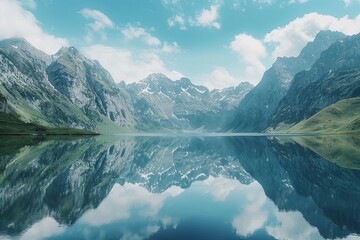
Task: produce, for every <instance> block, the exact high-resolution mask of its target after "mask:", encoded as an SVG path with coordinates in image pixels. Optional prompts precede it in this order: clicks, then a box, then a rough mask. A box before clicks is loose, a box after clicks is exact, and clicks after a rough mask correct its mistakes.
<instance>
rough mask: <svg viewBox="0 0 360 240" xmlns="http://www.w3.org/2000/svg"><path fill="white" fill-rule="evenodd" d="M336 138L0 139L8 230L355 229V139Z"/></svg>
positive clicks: (151, 234)
mask: <svg viewBox="0 0 360 240" xmlns="http://www.w3.org/2000/svg"><path fill="white" fill-rule="evenodd" d="M334 139H335V140H331V138H330V137H326V141H324V139H322V140H321V139H318V138H316V137H296V138H284V137H283V138H266V137H201V136H198V137H196V136H192V137H184V136H183V137H166V136H162V137H140V136H138V137H131V136H128V137H115V136H111V137H103V136H102V137H96V138H88V139H73V140H71V139H51V140H40V139H36V138H24V137H22V138H16V137H14V138H9V137H7V138H4V139H0V196H1V197H0V200H1V201H0V238H5V239H8V238H10V239H11V238H16V239H323V238H332V239H334V238H349V239H350V238H351V239H358V238H359V234H360V205H359V202H360V171H359V170H358V169H359V168H358V166H360V164H359V161H360V160H359V159H358V156H359V155H357V154H356V152H354V151H355V150H354V149H360V146H359V139H358V138H356V137H350V138H348V137H343V138H340V137H334ZM329 141H330V142H331V144H332V145H331V147H330V148H329ZM347 142H349V143H348V144H347ZM329 149H332V150H333V151H330V150H329ZM349 149H350V150H349ZM351 149H352V150H351ZM342 151H343V152H342ZM349 151H350V153H349ZM351 153H353V154H351ZM339 156H341V157H339ZM325 158H326V159H325Z"/></svg>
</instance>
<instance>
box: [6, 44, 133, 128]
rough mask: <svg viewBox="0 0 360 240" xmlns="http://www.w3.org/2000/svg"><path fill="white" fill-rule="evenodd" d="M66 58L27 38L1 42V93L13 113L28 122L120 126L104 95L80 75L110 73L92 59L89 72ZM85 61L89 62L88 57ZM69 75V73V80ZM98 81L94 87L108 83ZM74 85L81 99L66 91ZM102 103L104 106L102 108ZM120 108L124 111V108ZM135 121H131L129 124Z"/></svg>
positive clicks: (87, 126) (55, 124)
mask: <svg viewBox="0 0 360 240" xmlns="http://www.w3.org/2000/svg"><path fill="white" fill-rule="evenodd" d="M71 50H72V49H62V50H60V52H61V53H63V54H64V52H65V51H68V52H69V53H68V54H64V55H66V56H70V55H71ZM64 58H65V57H63V56H61V55H60V54H59V53H58V54H57V55H54V56H48V55H46V54H45V53H42V52H40V51H39V50H37V49H35V48H34V47H33V46H31V45H30V44H29V43H28V42H26V41H25V40H24V39H9V40H4V41H1V42H0V69H1V73H0V74H1V75H0V82H1V85H0V92H1V93H2V95H3V96H4V97H5V98H6V99H7V103H8V110H9V112H11V113H12V114H14V115H16V116H18V117H19V118H20V119H22V120H24V121H25V122H34V123H37V124H41V125H44V126H53V127H72V128H75V127H76V128H85V129H92V130H99V129H103V128H104V126H112V127H113V128H116V126H118V125H117V124H114V123H113V122H115V121H117V120H118V118H116V119H114V120H115V121H111V120H110V115H111V111H110V110H109V108H108V107H107V105H106V104H105V103H104V102H102V101H101V100H102V98H101V97H99V96H97V95H95V94H92V93H93V92H91V91H89V90H88V89H87V88H84V87H83V86H82V85H81V84H82V80H83V79H82V78H81V77H80V76H86V80H87V81H91V79H92V78H91V77H93V75H94V72H97V73H96V74H99V75H100V76H97V77H96V78H97V79H104V78H105V77H109V75H106V74H107V72H106V71H105V70H103V69H101V68H100V67H98V66H97V65H96V63H95V62H90V61H87V64H88V66H87V69H86V71H85V67H83V66H84V65H85V64H84V63H83V65H81V64H80V63H79V65H77V63H76V64H75V63H74V62H71V60H69V59H67V60H68V62H67V64H66V60H65V59H64ZM70 59H72V58H70ZM81 60H82V61H85V59H81ZM82 61H81V62H82ZM85 62H86V61H85ZM96 67H98V68H96ZM55 69H57V70H59V71H58V74H59V75H58V76H57V80H58V81H61V80H62V81H63V82H62V83H63V89H60V88H59V86H58V85H56V84H55V82H56V80H55V78H54V75H52V73H53V71H54V70H55ZM101 70H102V71H101ZM65 76H67V79H66V80H65ZM104 76H105V77H104ZM93 78H94V77H93ZM109 81H110V80H109ZM97 82H98V84H97V85H95V84H94V85H93V86H92V87H93V88H97V89H102V88H103V86H104V84H105V83H101V82H100V81H97ZM104 82H105V81H104ZM73 85H76V86H77V87H78V88H77V87H76V92H74V93H73V94H75V95H77V96H78V98H77V99H74V98H71V96H70V95H69V94H68V95H66V94H64V93H65V90H66V88H71V86H73ZM113 85H114V87H113V89H116V87H115V84H113ZM93 88H92V89H93ZM63 90H64V91H63ZM72 90H73V91H75V90H74V89H72ZM104 90H105V89H104ZM101 91H102V90H101ZM108 91H110V90H108ZM102 92H103V93H102V94H104V95H106V94H107V92H106V91H102ZM84 95H87V96H88V99H87V100H89V102H88V104H87V105H82V102H81V101H78V100H79V99H81V98H83V96H84ZM90 95H91V96H90ZM90 99H91V101H90ZM117 99H119V98H117ZM107 101H109V100H107ZM94 102H96V103H94ZM99 106H102V107H103V109H101V110H102V111H101V110H100V107H99ZM117 111H119V112H120V111H121V108H119V109H118V110H117ZM116 116H117V115H116ZM119 118H123V117H122V116H120V117H119ZM119 121H120V120H119ZM131 124H132V122H131V121H130V122H128V124H127V125H129V126H130V125H131Z"/></svg>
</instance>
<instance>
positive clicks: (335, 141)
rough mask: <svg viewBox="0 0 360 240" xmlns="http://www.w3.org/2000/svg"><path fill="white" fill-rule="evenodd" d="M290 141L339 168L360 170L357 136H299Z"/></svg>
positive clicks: (359, 144) (359, 143)
mask: <svg viewBox="0 0 360 240" xmlns="http://www.w3.org/2000/svg"><path fill="white" fill-rule="evenodd" d="M292 140H293V141H295V142H297V143H298V144H300V145H302V146H304V147H307V148H309V149H311V150H312V151H313V152H315V153H317V154H319V155H320V156H321V157H323V158H325V159H327V160H328V161H330V162H333V163H335V164H337V165H339V166H340V167H343V168H350V169H357V170H359V169H360V137H359V136H358V135H357V134H354V135H351V134H342V135H318V136H299V137H293V138H292Z"/></svg>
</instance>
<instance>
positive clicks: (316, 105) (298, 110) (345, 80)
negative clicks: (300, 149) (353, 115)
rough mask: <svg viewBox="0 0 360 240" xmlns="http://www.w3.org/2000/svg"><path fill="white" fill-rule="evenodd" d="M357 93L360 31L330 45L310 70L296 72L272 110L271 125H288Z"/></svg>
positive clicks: (277, 127) (282, 126) (359, 84)
mask: <svg viewBox="0 0 360 240" xmlns="http://www.w3.org/2000/svg"><path fill="white" fill-rule="evenodd" d="M358 96H360V35H354V36H351V37H346V38H344V39H342V40H340V41H337V42H336V43H334V44H333V45H331V46H330V47H329V48H328V49H327V50H325V51H324V52H323V53H322V54H321V57H320V58H319V59H318V60H317V61H316V62H315V63H314V65H313V66H312V67H311V68H310V69H309V70H307V71H302V72H299V73H298V74H296V76H295V77H294V79H293V81H292V84H291V87H290V88H289V91H288V93H287V94H286V96H285V97H284V98H283V99H282V100H281V101H280V103H279V105H278V108H277V110H276V111H275V114H274V116H273V119H272V123H271V125H270V126H271V129H281V128H284V127H287V126H291V125H293V124H295V123H297V122H300V121H302V120H304V119H307V118H309V117H310V116H312V115H314V114H315V113H317V112H319V111H320V110H321V109H323V108H325V107H327V106H329V105H331V104H333V103H335V102H337V101H339V100H341V99H346V98H353V97H358Z"/></svg>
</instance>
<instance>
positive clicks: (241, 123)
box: [0, 31, 360, 133]
mask: <svg viewBox="0 0 360 240" xmlns="http://www.w3.org/2000/svg"><path fill="white" fill-rule="evenodd" d="M359 46H360V35H354V36H350V37H348V36H345V35H343V34H342V33H338V32H331V31H322V32H320V33H319V34H318V35H317V36H316V37H315V39H314V41H312V42H310V43H308V44H307V45H306V46H305V47H304V49H302V51H301V52H300V54H299V55H298V56H297V57H289V58H287V57H282V58H278V59H277V60H276V61H275V62H274V64H273V65H272V67H271V68H270V69H269V70H267V71H266V72H265V73H264V76H263V78H262V80H261V81H260V83H259V84H258V85H257V86H255V87H254V86H252V85H251V84H250V83H248V82H243V83H240V84H239V85H238V86H236V87H230V88H225V89H215V90H211V91H210V90H209V89H207V88H206V87H204V86H200V85H195V84H193V83H192V82H191V80H189V79H187V78H181V79H179V80H176V81H172V80H170V79H169V78H168V77H166V76H165V75H164V74H161V73H154V74H151V75H149V76H148V77H147V78H145V79H143V80H141V81H139V82H136V83H131V84H125V83H124V82H122V83H115V81H114V80H113V78H112V76H111V75H110V73H109V72H108V71H107V70H106V69H104V68H103V67H102V66H101V64H100V63H99V62H98V61H96V60H90V59H88V58H86V57H85V56H84V55H83V54H81V53H80V52H79V51H78V50H77V49H76V48H74V47H63V48H61V49H60V50H59V51H58V52H57V53H56V54H54V55H47V54H45V53H43V52H41V51H40V50H38V49H36V48H34V47H33V46H32V45H30V44H29V43H28V42H27V41H26V40H24V39H19V38H13V39H7V40H2V41H0V71H1V73H0V83H1V85H0V111H1V112H6V113H7V114H11V115H13V116H14V117H16V118H18V119H19V120H21V121H24V122H27V123H34V124H38V125H42V126H45V127H70V128H80V129H87V130H93V131H98V132H101V133H107V132H112V133H113V132H114V131H115V132H121V131H144V132H168V131H176V132H183V131H196V132H222V131H228V132H264V131H287V130H288V129H289V128H290V127H291V126H294V125H295V124H297V123H299V122H301V121H303V120H306V119H308V118H310V117H311V116H313V115H314V114H316V113H317V112H319V111H320V110H322V109H324V108H326V107H328V106H329V105H331V104H334V103H336V102H337V101H339V100H343V99H347V98H354V97H359V95H360V82H359V81H360V77H359V76H360V60H359V59H360V47H359ZM355 120H356V119H355Z"/></svg>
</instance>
